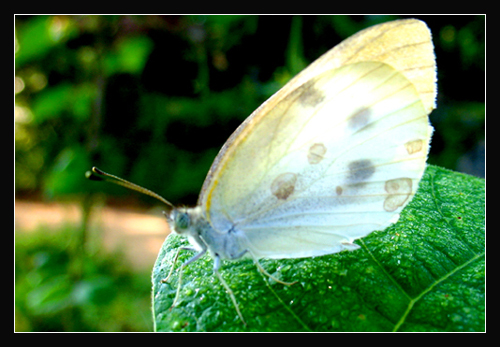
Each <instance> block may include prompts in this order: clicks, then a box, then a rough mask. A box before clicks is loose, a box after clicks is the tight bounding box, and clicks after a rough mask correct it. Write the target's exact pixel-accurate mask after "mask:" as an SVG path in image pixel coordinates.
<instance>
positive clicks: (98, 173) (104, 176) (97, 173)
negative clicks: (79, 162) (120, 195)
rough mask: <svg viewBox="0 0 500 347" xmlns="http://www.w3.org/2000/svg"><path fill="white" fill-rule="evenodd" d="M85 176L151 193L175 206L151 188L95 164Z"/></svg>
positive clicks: (146, 193)
mask: <svg viewBox="0 0 500 347" xmlns="http://www.w3.org/2000/svg"><path fill="white" fill-rule="evenodd" d="M85 177H87V178H88V179H89V180H92V181H106V182H111V183H114V184H118V185H120V186H122V187H125V188H128V189H131V190H135V191H136V192H139V193H142V194H145V195H149V196H151V197H153V198H155V199H158V200H160V201H161V202H163V203H164V204H166V205H167V206H169V207H170V208H172V209H174V208H175V207H174V205H172V204H171V203H170V202H169V201H168V200H167V199H165V198H164V197H162V196H161V195H158V194H156V193H155V192H152V191H151V190H149V189H146V188H144V187H141V186H139V185H137V184H135V183H132V182H129V181H127V180H124V179H123V178H120V177H118V176H115V175H111V174H109V173H106V172H104V171H102V170H100V169H98V168H96V167H95V166H94V167H92V170H91V171H87V172H86V173H85Z"/></svg>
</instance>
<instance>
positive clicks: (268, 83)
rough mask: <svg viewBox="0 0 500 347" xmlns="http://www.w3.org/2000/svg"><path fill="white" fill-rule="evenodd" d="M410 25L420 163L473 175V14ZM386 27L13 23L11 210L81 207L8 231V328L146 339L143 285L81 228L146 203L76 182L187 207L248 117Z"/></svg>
mask: <svg viewBox="0 0 500 347" xmlns="http://www.w3.org/2000/svg"><path fill="white" fill-rule="evenodd" d="M414 17H415V18H419V19H422V20H424V21H425V22H426V23H427V24H428V26H429V27H430V29H431V31H432V33H433V41H434V45H435V49H436V57H437V65H438V100H437V105H438V108H437V109H436V110H435V111H433V113H432V114H431V117H430V119H431V123H432V124H433V126H434V127H435V133H434V136H433V139H432V146H431V153H430V158H429V162H430V163H432V164H436V165H440V166H443V167H446V168H449V169H453V170H456V171H461V172H465V173H469V174H472V175H476V176H479V177H484V175H485V141H484V135H485V105H484V101H485V94H484V90H485V42H484V39H485V17H484V16H414ZM398 18H405V17H404V16H208V15H207V16H16V17H15V52H16V53H15V113H14V117H15V192H16V201H21V200H31V201H32V200H36V201H42V202H45V201H58V202H68V201H72V202H77V203H78V204H79V206H80V208H81V211H82V214H81V221H80V222H79V223H78V225H76V226H74V225H73V226H71V227H69V226H66V227H63V228H59V229H58V230H56V231H51V232H50V233H48V232H47V230H46V227H44V226H40V227H39V228H38V229H37V231H36V232H34V233H29V234H28V233H26V232H23V230H20V228H19V227H18V226H17V224H16V242H15V270H16V273H15V278H16V292H15V303H16V312H15V313H16V330H18V331H22V330H30V331H63V330H64V331H124V330H129V331H143V330H150V329H151V328H152V323H151V317H150V313H149V305H150V302H149V296H150V283H149V281H150V280H149V274H148V273H147V271H140V272H137V271H133V270H131V267H130V266H128V265H127V263H126V261H125V260H124V258H123V256H122V255H120V254H115V253H112V254H110V253H109V252H102V251H101V247H100V245H99V242H100V241H99V238H98V237H95V236H93V235H92V233H89V226H88V221H89V218H90V216H91V215H92V211H93V209H92V206H94V205H95V204H96V201H102V199H103V198H102V196H103V195H101V194H103V193H105V196H106V197H107V198H106V201H107V203H108V204H111V205H113V206H118V207H119V206H124V205H126V206H135V207H139V208H143V209H144V208H148V207H151V206H154V205H158V202H157V201H152V199H151V198H148V197H143V196H141V195H139V194H134V193H130V192H128V191H126V190H124V189H123V188H120V187H114V186H112V185H106V184H98V183H95V182H90V181H87V180H86V179H85V178H84V172H85V171H86V170H88V169H89V168H90V167H91V166H94V165H95V166H97V167H99V168H101V169H103V170H104V171H108V172H111V173H113V174H116V175H118V176H121V177H124V178H126V179H128V180H131V181H133V182H135V183H137V184H139V185H143V186H146V187H147V188H149V189H151V190H153V191H155V192H157V193H159V194H160V195H162V196H164V197H165V198H167V199H168V200H170V201H172V202H173V203H174V204H176V205H178V204H186V205H194V204H195V203H196V199H197V196H198V193H199V190H200V188H201V185H202V183H203V180H204V178H205V175H206V173H207V172H208V169H209V167H210V165H211V163H212V160H213V159H214V157H215V156H216V154H217V152H218V150H219V149H220V147H221V146H222V144H223V143H224V142H225V140H226V139H227V138H228V137H229V135H230V134H231V133H232V132H233V131H234V130H235V129H236V127H237V126H238V125H239V124H240V123H241V122H242V121H243V120H244V119H245V118H246V117H247V116H248V115H249V114H250V113H251V112H252V111H253V110H254V109H255V108H257V107H258V106H259V105H260V104H261V103H262V102H263V101H265V100H266V99H267V98H268V97H269V96H271V95H272V94H273V93H274V92H275V91H277V90H278V89H279V88H280V87H282V86H283V85H284V84H285V83H286V82H287V81H288V80H289V79H290V78H291V77H293V76H294V75H295V74H296V73H298V72H299V71H301V70H302V69H303V68H305V67H306V66H307V65H308V64H309V63H310V62H312V61H313V60H315V59H316V58H317V57H319V56H320V55H321V54H323V53H324V52H326V51H327V50H328V49H330V48H332V47H333V46H334V45H336V44H337V43H339V42H340V41H341V40H343V39H344V38H347V37H348V36H350V35H352V34H354V33H355V32H357V31H359V30H361V29H363V28H366V27H368V26H371V25H375V24H378V23H381V22H385V21H389V20H394V19H398ZM99 199H101V200H99ZM16 212H18V211H17V209H16ZM16 218H17V216H16Z"/></svg>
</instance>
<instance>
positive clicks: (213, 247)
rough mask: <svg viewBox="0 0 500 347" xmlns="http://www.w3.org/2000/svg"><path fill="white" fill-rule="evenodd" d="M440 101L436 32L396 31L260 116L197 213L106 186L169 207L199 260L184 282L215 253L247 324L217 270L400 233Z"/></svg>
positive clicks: (242, 131)
mask: <svg viewBox="0 0 500 347" xmlns="http://www.w3.org/2000/svg"><path fill="white" fill-rule="evenodd" d="M435 96H436V65H435V58H434V52H433V45H432V42H431V36H430V31H429V29H428V28H427V26H426V25H425V23H423V22H421V21H418V20H414V19H409V20H400V21H393V22H388V23H384V24H381V25H377V26H374V27H371V28H368V29H366V30H363V31H361V32H359V33H357V34H356V35H354V36H352V37H350V38H348V39H347V40H345V41H343V42H342V43H340V44H339V45H338V46H336V47H335V48H333V49H331V50H330V51H328V52H327V53H326V54H324V55H323V56H321V57H320V58H319V59H318V60H316V61H315V62H314V63H312V64H311V65H310V66H309V67H307V68H306V69H305V70H303V71H302V72H301V73H300V74H298V75H297V76H296V77H295V78H293V79H292V80H291V81H290V82H289V83H288V84H287V85H285V86H284V87H283V88H282V89H281V90H279V91H278V92H277V93H276V94H274V95H273V96H272V97H271V98H270V99H269V100H267V101H266V102H265V103H264V104H263V105H261V106H260V107H259V108H258V109H257V110H256V111H255V112H253V113H252V114H251V115H250V116H249V117H248V118H247V119H246V120H245V121H244V122H243V124H241V126H240V127H239V128H238V129H237V130H236V131H235V132H234V133H233V135H232V136H231V137H230V138H229V139H228V141H227V142H226V144H225V145H224V146H223V147H222V149H221V151H220V152H219V154H218V155H217V157H216V159H215V161H214V163H213V164H212V167H211V169H210V171H209V173H208V176H207V178H206V180H205V183H204V185H203V189H202V191H201V194H200V197H199V200H198V205H197V206H196V207H194V208H173V206H172V205H171V204H170V203H169V202H168V201H166V200H165V199H163V198H161V197H158V196H157V195H156V194H154V193H152V192H150V191H145V190H144V189H143V188H140V187H137V186H133V185H132V184H130V183H128V182H126V181H124V180H121V179H118V178H116V177H114V176H111V175H108V176H109V177H113V178H115V179H117V180H118V182H119V183H120V184H123V185H125V186H128V187H130V188H133V189H136V190H141V191H143V192H145V193H146V194H150V195H153V196H156V197H158V198H160V199H161V200H162V201H164V202H165V203H167V204H168V205H169V206H172V210H171V211H170V213H169V214H168V215H167V216H168V221H169V224H170V227H171V230H172V231H173V232H174V233H176V234H180V235H183V236H186V237H187V238H188V239H189V242H190V244H191V245H192V247H190V248H184V249H191V250H195V251H197V252H198V253H197V254H196V255H195V256H193V257H192V258H191V259H190V260H188V261H187V262H186V263H184V264H183V265H182V267H181V271H182V268H183V267H185V266H186V265H188V264H189V263H192V262H193V261H195V260H197V259H199V258H200V257H201V256H202V255H203V254H205V252H206V251H209V252H210V254H211V255H212V257H213V259H214V272H215V273H216V274H217V276H218V277H219V279H220V280H221V283H222V284H223V285H224V287H225V289H226V290H227V291H228V293H229V294H230V296H231V300H232V301H233V303H234V305H235V307H236V310H237V312H238V315H239V316H240V318H241V320H242V321H243V317H242V314H241V312H240V310H239V308H238V305H237V302H236V299H235V297H234V295H233V293H232V291H231V289H230V288H229V286H228V285H227V284H226V283H225V281H224V280H223V278H222V277H221V275H220V273H219V272H218V270H219V266H220V260H221V259H230V260H235V259H239V258H241V257H244V256H249V257H251V258H253V259H254V260H255V261H256V264H257V265H258V262H257V260H258V259H259V258H300V257H311V256H319V255H324V254H331V253H336V252H340V251H342V250H344V249H347V250H355V249H357V248H359V246H357V245H356V244H354V243H353V241H354V240H356V239H358V238H361V237H364V236H366V235H368V234H369V233H371V232H373V231H375V230H383V229H385V228H386V227H388V226H389V225H390V224H392V223H394V222H396V221H397V219H398V218H399V213H400V212H401V210H402V209H403V208H404V207H405V206H406V205H407V204H408V202H409V201H410V200H411V199H412V197H413V196H414V194H415V192H416V191H417V188H418V184H419V181H420V179H421V177H422V174H423V172H424V170H425V167H426V160H427V154H428V149H429V142H430V139H431V134H432V127H431V126H430V124H429V120H428V114H429V113H430V112H431V111H432V109H433V108H434V107H435V101H434V100H435ZM94 173H98V174H101V175H107V174H105V173H103V172H102V171H99V170H97V169H94ZM179 251H180V250H179ZM178 254H179V253H177V255H178ZM176 259H177V257H176ZM258 266H259V268H260V269H261V270H262V271H264V270H263V269H262V267H261V266H260V265H258ZM172 269H173V267H172ZM171 273H172V272H170V274H171ZM181 273H182V272H181ZM170 274H169V276H170ZM169 276H167V279H168V277H169ZM179 283H180V279H179ZM179 289H180V284H179V288H178V291H177V294H179ZM174 303H175V300H174Z"/></svg>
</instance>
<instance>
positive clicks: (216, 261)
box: [214, 254, 247, 325]
mask: <svg viewBox="0 0 500 347" xmlns="http://www.w3.org/2000/svg"><path fill="white" fill-rule="evenodd" d="M219 268H220V256H219V255H218V254H215V258H214V273H215V274H216V275H217V278H218V279H219V281H220V282H221V283H222V286H223V287H224V289H225V290H226V292H227V293H228V294H229V297H230V298H231V301H232V302H233V305H234V308H235V309H236V313H238V316H239V317H240V319H241V321H242V322H243V324H245V325H247V323H246V322H245V320H244V319H243V315H242V314H241V311H240V308H239V306H238V303H237V302H236V297H235V296H234V293H233V291H232V290H231V288H229V285H228V284H227V283H226V281H225V280H224V279H223V278H222V275H221V274H220V272H219Z"/></svg>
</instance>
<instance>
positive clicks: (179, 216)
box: [172, 210, 191, 230]
mask: <svg viewBox="0 0 500 347" xmlns="http://www.w3.org/2000/svg"><path fill="white" fill-rule="evenodd" d="M172 214H173V218H172V219H173V221H174V227H175V229H176V230H185V229H187V228H188V227H189V225H190V224H191V220H190V218H189V215H188V214H187V213H185V212H179V211H177V210H174V211H173V212H172Z"/></svg>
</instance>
